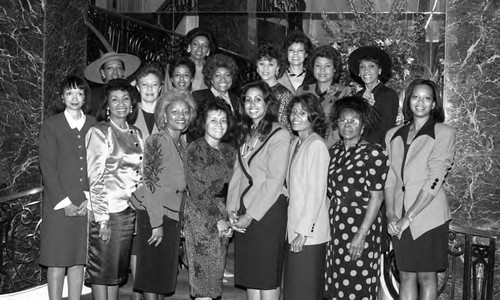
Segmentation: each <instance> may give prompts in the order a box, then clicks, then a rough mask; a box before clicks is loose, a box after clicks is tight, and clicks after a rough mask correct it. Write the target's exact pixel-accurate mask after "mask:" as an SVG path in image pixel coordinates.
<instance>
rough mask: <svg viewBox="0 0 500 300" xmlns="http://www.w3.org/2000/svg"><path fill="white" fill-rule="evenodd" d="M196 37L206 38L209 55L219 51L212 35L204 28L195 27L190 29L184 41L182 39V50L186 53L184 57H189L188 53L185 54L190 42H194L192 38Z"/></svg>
mask: <svg viewBox="0 0 500 300" xmlns="http://www.w3.org/2000/svg"><path fill="white" fill-rule="evenodd" d="M197 36H204V37H206V38H207V40H208V46H209V48H210V54H214V53H216V52H217V51H218V50H219V48H218V46H217V40H216V39H215V38H214V35H213V34H212V32H211V31H210V30H208V29H206V28H200V27H196V28H193V29H191V30H190V31H189V32H188V33H186V35H185V36H184V39H183V44H184V47H183V48H184V50H185V51H186V55H185V56H189V53H187V48H188V46H189V45H190V44H191V42H192V41H193V40H194V38H195V37H197ZM193 74H194V73H193Z"/></svg>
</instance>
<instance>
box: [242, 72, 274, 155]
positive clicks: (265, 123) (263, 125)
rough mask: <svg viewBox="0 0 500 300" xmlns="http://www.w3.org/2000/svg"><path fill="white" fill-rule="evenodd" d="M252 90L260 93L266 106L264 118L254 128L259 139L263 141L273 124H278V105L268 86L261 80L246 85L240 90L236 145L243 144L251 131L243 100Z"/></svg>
mask: <svg viewBox="0 0 500 300" xmlns="http://www.w3.org/2000/svg"><path fill="white" fill-rule="evenodd" d="M253 88H255V89H259V90H260V91H261V92H262V95H263V96H264V102H265V103H266V105H267V109H266V113H265V115H264V118H263V119H262V120H261V121H260V123H259V125H258V126H257V128H255V131H256V132H258V133H259V134H260V135H261V138H260V139H261V140H264V139H265V138H266V137H267V135H268V134H269V133H270V132H271V129H272V127H273V122H278V107H279V103H278V100H276V98H274V96H273V95H272V92H271V88H270V87H269V85H268V84H267V83H266V82H264V81H262V80H258V81H255V82H251V83H247V84H246V85H244V86H243V87H242V88H241V91H242V92H241V94H242V96H241V99H240V104H239V112H240V116H241V119H240V120H239V122H238V134H237V138H238V143H239V144H240V145H242V144H243V143H245V140H246V138H247V135H248V134H250V132H251V130H252V125H253V121H252V119H251V118H250V117H249V116H248V115H247V113H246V111H245V98H246V93H247V91H248V90H250V89H253Z"/></svg>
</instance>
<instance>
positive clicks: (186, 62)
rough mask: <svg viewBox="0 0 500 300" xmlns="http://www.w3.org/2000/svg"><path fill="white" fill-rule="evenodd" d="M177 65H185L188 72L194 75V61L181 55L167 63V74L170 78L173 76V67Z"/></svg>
mask: <svg viewBox="0 0 500 300" xmlns="http://www.w3.org/2000/svg"><path fill="white" fill-rule="evenodd" d="M179 66H186V67H187V68H188V69H189V72H191V77H194V74H195V73H196V66H195V65H194V62H193V61H192V60H190V59H189V58H188V57H184V56H181V57H177V58H174V59H172V60H171V61H170V63H169V65H168V76H169V77H170V78H173V77H174V71H175V68H177V67H179Z"/></svg>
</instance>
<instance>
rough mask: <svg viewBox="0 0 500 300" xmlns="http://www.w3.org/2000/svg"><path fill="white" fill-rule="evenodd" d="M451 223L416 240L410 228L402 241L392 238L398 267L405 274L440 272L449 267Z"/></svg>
mask: <svg viewBox="0 0 500 300" xmlns="http://www.w3.org/2000/svg"><path fill="white" fill-rule="evenodd" d="M449 227H450V222H449V221H448V222H446V223H444V224H443V225H440V226H438V227H436V228H434V229H431V230H429V231H428V232H426V233H424V234H423V235H421V236H419V237H418V238H417V239H416V240H414V239H413V237H412V235H411V232H410V228H407V229H406V230H405V231H403V234H402V235H401V239H399V238H398V237H396V236H395V237H393V238H392V244H393V246H394V255H395V257H396V265H397V267H398V269H399V270H400V271H404V272H440V271H443V270H445V269H446V268H447V267H448V234H449Z"/></svg>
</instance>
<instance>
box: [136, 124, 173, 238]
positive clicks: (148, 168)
mask: <svg viewBox="0 0 500 300" xmlns="http://www.w3.org/2000/svg"><path fill="white" fill-rule="evenodd" d="M176 151H177V150H176V149H171V147H170V145H169V143H168V141H167V140H166V139H165V138H164V137H163V136H162V135H160V134H153V135H150V136H149V137H148V138H147V139H146V143H145V145H144V165H143V166H144V169H143V184H144V186H143V191H144V201H143V203H142V204H143V205H144V207H145V208H146V210H147V212H148V215H149V221H150V223H151V227H152V228H155V227H158V226H160V225H161V224H163V203H164V201H165V199H163V198H164V197H172V192H174V191H172V190H171V189H169V184H168V182H164V180H161V179H164V178H165V177H167V175H166V174H164V173H166V172H168V169H169V162H170V159H171V158H172V155H174V154H175V155H177V153H176ZM176 196H177V195H173V197H176ZM166 199H168V198H166Z"/></svg>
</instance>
